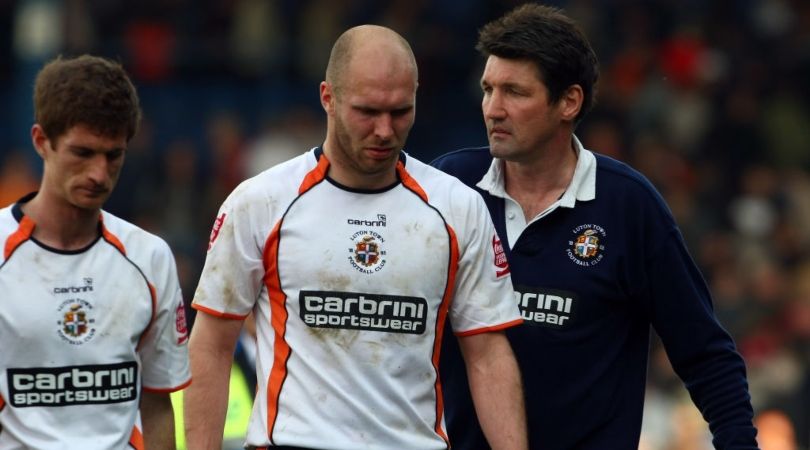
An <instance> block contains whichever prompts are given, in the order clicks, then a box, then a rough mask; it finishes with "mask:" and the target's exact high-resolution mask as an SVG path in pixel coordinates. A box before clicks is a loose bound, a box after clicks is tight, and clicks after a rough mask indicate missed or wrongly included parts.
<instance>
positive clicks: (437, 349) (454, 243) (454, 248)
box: [400, 163, 459, 446]
mask: <svg viewBox="0 0 810 450" xmlns="http://www.w3.org/2000/svg"><path fill="white" fill-rule="evenodd" d="M400 164H401V163H400ZM445 226H446V227H447V234H448V235H449V237H450V261H449V265H448V273H447V285H446V286H445V288H444V296H443V297H442V303H441V305H439V315H438V317H437V318H436V340H435V341H434V342H433V361H432V362H433V368H434V369H435V370H436V387H435V389H436V426H435V429H436V433H437V434H438V435H439V436H441V437H442V439H444V442H447V443H448V446H449V443H450V440H449V439H448V438H447V434H446V433H445V432H444V430H443V429H442V416H443V414H444V398H443V397H442V383H441V378H440V377H439V356H440V354H441V348H442V336H443V335H444V322H445V319H446V318H447V312H448V311H449V310H450V304H451V303H452V298H453V293H454V291H455V286H456V275H457V274H458V260H459V251H458V238H457V237H456V232H455V231H453V228H452V227H451V226H450V225H445Z"/></svg>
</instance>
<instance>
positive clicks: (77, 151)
mask: <svg viewBox="0 0 810 450" xmlns="http://www.w3.org/2000/svg"><path fill="white" fill-rule="evenodd" d="M71 153H73V154H74V155H76V156H78V157H79V158H89V157H91V156H93V151H92V150H90V149H88V148H81V147H74V148H72V149H71Z"/></svg>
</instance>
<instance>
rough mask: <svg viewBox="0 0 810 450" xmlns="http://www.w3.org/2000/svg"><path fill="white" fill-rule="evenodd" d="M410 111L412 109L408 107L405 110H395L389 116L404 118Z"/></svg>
mask: <svg viewBox="0 0 810 450" xmlns="http://www.w3.org/2000/svg"><path fill="white" fill-rule="evenodd" d="M412 109H413V108H411V107H410V106H409V107H406V108H400V109H395V110H393V111H391V115H392V116H394V117H403V116H406V115H407V114H408V113H410V112H411V110H412Z"/></svg>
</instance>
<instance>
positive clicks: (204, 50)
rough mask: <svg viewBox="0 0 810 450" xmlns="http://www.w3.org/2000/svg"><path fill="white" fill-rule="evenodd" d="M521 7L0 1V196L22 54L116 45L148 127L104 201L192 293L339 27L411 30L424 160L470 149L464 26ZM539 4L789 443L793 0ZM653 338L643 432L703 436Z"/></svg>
mask: <svg viewBox="0 0 810 450" xmlns="http://www.w3.org/2000/svg"><path fill="white" fill-rule="evenodd" d="M521 2H522V0H472V1H465V0H448V1H442V2H430V1H424V0H410V1H408V0H396V1H391V2H377V1H372V0H348V1H345V2H339V3H338V2H330V1H326V0H275V1H261V0H207V1H201V2H194V1H192V0H143V1H141V2H135V3H133V2H126V1H124V0H106V1H93V0H65V1H57V0H29V1H20V0H0V56H2V55H5V56H7V57H5V58H2V57H0V81H3V83H0V102H2V103H3V104H4V105H6V107H5V108H4V109H3V110H2V111H0V132H3V131H5V133H4V136H5V137H6V141H5V146H3V147H0V161H2V163H0V205H2V204H3V203H6V204H7V203H11V202H13V201H15V200H17V199H18V198H19V197H20V196H21V195H22V194H24V193H27V192H28V191H30V190H34V189H36V184H37V183H36V181H37V180H38V175H37V174H36V173H35V170H34V169H33V168H32V167H30V166H29V164H28V163H27V161H28V159H27V158H26V157H25V153H23V154H22V155H21V154H20V152H19V151H18V150H16V151H15V150H12V149H13V148H23V145H27V142H28V136H27V135H25V133H19V131H18V130H23V129H26V127H30V123H31V114H32V113H31V111H32V109H31V106H30V98H29V94H30V86H31V84H32V78H33V76H34V74H35V71H33V70H32V69H31V67H35V66H37V65H38V63H39V62H40V61H41V60H42V59H44V58H48V57H51V56H53V55H54V54H56V53H60V52H62V53H69V54H80V53H86V52H94V53H99V54H102V55H106V56H109V57H111V58H113V59H119V60H121V61H122V62H123V63H124V65H125V66H127V67H128V68H129V69H131V70H132V71H133V73H134V74H136V76H137V78H136V80H135V82H136V84H138V85H139V86H138V87H139V90H140V92H141V100H142V105H143V108H144V111H145V119H146V123H145V124H144V127H143V129H142V130H141V132H140V133H139V135H138V136H136V138H135V140H133V141H132V142H131V143H130V148H129V150H128V152H127V163H126V165H125V168H124V171H123V173H122V175H121V179H120V180H119V187H118V189H116V191H115V195H114V196H113V197H112V198H111V199H110V203H109V207H110V210H111V212H113V213H115V214H117V215H120V216H122V217H123V218H124V219H129V220H133V221H135V222H136V223H138V224H140V225H142V226H144V227H146V228H148V229H151V230H153V231H155V232H156V233H158V234H160V235H161V236H162V237H164V238H165V239H167V241H169V242H170V244H171V245H172V248H173V249H174V251H175V253H176V257H177V261H178V266H179V270H180V273H181V278H182V280H181V281H182V283H183V285H184V288H185V289H184V292H185V294H186V298H187V299H189V298H190V296H191V295H192V294H193V291H192V290H193V286H194V285H195V284H196V277H197V276H198V275H199V271H200V269H201V266H202V261H203V259H202V257H203V254H204V252H205V248H206V244H207V241H208V236H209V232H210V226H211V224H212V223H213V220H214V216H215V214H216V211H215V208H216V206H217V205H219V204H220V203H221V201H222V197H223V196H224V195H226V194H227V192H229V191H230V190H231V189H232V188H233V187H234V186H235V185H236V184H238V183H239V182H240V181H241V180H242V179H244V178H246V177H248V176H252V175H254V174H256V173H258V172H260V171H262V170H264V169H266V168H268V167H270V166H272V165H273V164H275V163H276V162H277V161H281V160H284V159H287V158H289V156H290V155H292V154H298V153H300V152H303V151H306V150H308V149H309V148H310V147H312V146H315V145H319V144H320V143H321V141H322V139H323V136H322V129H323V126H322V124H321V123H319V120H320V117H321V114H320V111H319V108H320V104H319V102H318V95H317V89H316V88H313V86H315V85H316V83H317V82H318V81H320V80H321V79H322V78H323V76H324V69H325V67H324V61H325V60H326V59H327V57H326V56H328V55H327V53H328V51H329V48H330V47H331V42H332V41H333V40H334V38H335V37H336V35H337V33H338V32H339V31H341V30H344V29H346V28H348V27H349V26H352V25H356V24H358V23H363V22H372V23H379V24H386V25H389V26H391V27H393V28H394V29H396V30H397V31H398V32H400V33H401V34H403V35H404V36H406V37H407V38H408V40H409V41H410V42H411V43H412V44H413V47H414V48H413V50H414V53H415V54H416V57H417V59H418V62H419V65H420V70H421V73H420V88H419V91H418V108H417V111H418V114H417V120H416V124H415V126H414V128H413V130H412V132H411V136H410V138H409V142H410V144H409V148H407V149H406V151H408V152H409V153H411V154H413V155H414V156H416V157H421V158H422V159H432V158H431V157H432V156H433V155H438V154H440V153H444V152H446V151H447V150H450V149H452V148H457V147H459V146H475V145H484V144H486V136H485V134H484V130H483V128H482V127H481V121H480V103H481V96H480V95H481V91H480V87H479V86H478V84H479V77H480V74H481V67H480V66H479V64H480V60H479V59H477V56H476V52H475V51H474V49H473V45H474V42H475V36H476V33H477V31H478V28H479V27H480V26H481V25H482V24H484V23H485V22H487V21H488V20H490V19H492V18H493V17H497V16H498V15H500V14H502V13H503V12H505V11H506V10H508V9H511V8H512V7H514V6H515V5H516V4H518V3H521ZM548 3H550V4H554V5H557V6H561V7H564V8H566V9H567V10H568V11H569V13H571V15H572V16H574V17H576V18H577V20H578V21H580V23H582V24H583V26H584V27H585V29H586V31H587V33H588V35H589V36H590V37H591V41H592V42H593V45H594V46H595V50H596V52H597V54H598V56H599V58H600V60H601V61H602V64H603V67H602V75H603V76H602V79H601V82H600V85H599V95H598V98H597V104H596V108H595V110H594V111H593V112H592V114H591V115H590V118H589V119H587V120H586V121H585V122H583V124H582V125H581V128H582V129H581V130H580V134H581V136H582V138H583V140H584V141H585V143H586V145H587V146H590V147H592V148H600V149H603V150H604V151H605V152H607V153H608V154H609V155H610V156H613V157H615V158H618V159H624V160H627V161H629V162H631V163H632V164H633V165H634V166H635V167H637V168H638V169H639V170H641V171H642V172H643V173H644V174H645V175H647V176H648V177H649V179H650V180H651V181H652V182H653V183H654V184H655V185H656V187H657V188H658V189H659V190H660V191H661V193H662V194H663V195H664V196H665V197H666V200H667V201H668V202H669V204H670V206H671V208H672V211H673V214H674V215H675V217H676V219H677V221H678V223H679V225H680V226H681V229H682V231H683V233H684V236H685V238H686V240H687V242H688V244H689V247H690V250H691V251H692V254H693V255H694V257H695V258H696V260H697V261H698V264H699V265H700V267H701V269H702V270H703V273H704V274H705V276H706V278H707V282H708V283H709V285H710V286H711V288H712V293H713V295H714V302H715V304H714V306H715V309H716V311H717V314H718V316H719V317H720V318H721V320H722V322H723V324H724V326H725V327H726V328H727V329H728V331H729V332H730V333H731V334H732V335H733V336H734V338H735V340H736V341H737V342H738V343H740V351H741V352H742V354H743V356H744V357H745V358H746V362H747V363H748V367H749V372H750V380H751V395H752V399H753V402H754V406H755V409H756V410H757V412H759V413H761V416H760V417H761V419H762V420H763V422H762V425H761V427H760V433H761V435H762V439H763V440H762V441H761V442H762V445H763V450H769V449H768V447H766V445H778V444H770V443H766V439H770V438H769V437H770V436H771V434H770V431H769V430H771V429H775V430H777V431H778V430H780V429H782V428H779V425H775V426H773V428H772V426H771V423H776V424H778V423H779V421H780V420H782V419H781V418H780V417H782V418H786V419H787V421H788V423H789V424H791V425H792V426H793V430H794V433H795V442H794V443H793V445H794V446H795V448H796V449H801V450H808V449H810V368H809V367H810V144H808V143H810V88H808V86H810V85H808V83H807V80H808V79H810V2H804V1H798V0H717V1H713V2H704V1H700V0H682V1H672V0H650V1H641V0H616V1H612V2H600V1H595V0H552V1H549V2H548ZM3 25H7V26H3ZM325 55H326V56H325ZM302 86H303V87H302ZM313 111H315V112H316V113H317V114H313ZM267 118H270V119H269V120H268V119H267ZM150 122H151V123H150ZM6 130H8V131H6ZM21 193H22V194H21ZM192 318H193V317H192ZM652 346H653V352H652V355H651V360H650V386H649V389H648V391H649V398H648V411H649V413H650V414H647V415H645V434H644V437H643V439H642V447H643V448H646V449H648V450H667V449H668V448H669V447H668V445H669V444H672V446H673V447H674V446H675V445H676V444H677V445H680V446H681V448H687V447H684V446H688V445H695V446H696V447H688V448H694V449H699V448H700V447H697V446H700V445H703V444H705V442H703V441H701V437H700V436H695V435H691V434H690V433H689V428H688V427H687V426H686V425H684V426H682V427H679V428H675V425H674V424H673V423H672V421H673V420H675V419H676V418H677V417H682V415H686V417H688V416H689V414H691V412H688V411H683V410H681V409H679V407H678V405H679V404H680V402H681V400H682V396H683V395H684V392H685V391H684V389H683V387H682V386H680V383H679V382H678V381H677V378H676V377H674V376H673V375H672V374H671V368H670V367H669V366H668V364H667V363H666V358H665V357H664V355H663V353H662V352H663V349H662V348H661V347H660V344H658V343H657V341H653V343H652ZM656 355H657V356H656ZM769 409H773V410H774V411H777V412H778V414H777V415H769V414H766V413H765V411H766V410H769ZM687 410H688V408H687ZM683 420H685V421H687V422H688V420H690V419H688V418H684V419H683ZM648 431H649V432H648ZM779 433H781V432H779V431H778V432H777V433H774V434H773V435H778V434H779ZM766 434H767V435H768V436H765V435H766ZM768 442H771V441H770V440H768ZM774 448H777V449H778V448H779V447H774ZM787 448H790V447H787Z"/></svg>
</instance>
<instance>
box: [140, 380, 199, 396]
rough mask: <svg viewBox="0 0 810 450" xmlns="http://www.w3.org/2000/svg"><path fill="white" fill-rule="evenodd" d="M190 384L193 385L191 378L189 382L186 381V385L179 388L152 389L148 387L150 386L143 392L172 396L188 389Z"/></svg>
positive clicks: (144, 388)
mask: <svg viewBox="0 0 810 450" xmlns="http://www.w3.org/2000/svg"><path fill="white" fill-rule="evenodd" d="M190 384H191V378H189V379H188V381H186V382H185V383H183V384H181V385H179V386H174V387H169V388H151V387H148V386H144V387H143V390H144V391H147V392H153V393H156V394H171V393H172V392H177V391H180V390H182V389H185V388H187V387H188V386H189V385H190Z"/></svg>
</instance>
